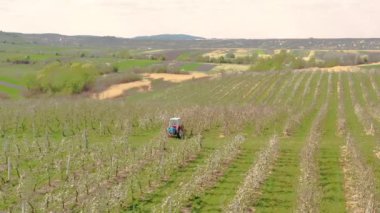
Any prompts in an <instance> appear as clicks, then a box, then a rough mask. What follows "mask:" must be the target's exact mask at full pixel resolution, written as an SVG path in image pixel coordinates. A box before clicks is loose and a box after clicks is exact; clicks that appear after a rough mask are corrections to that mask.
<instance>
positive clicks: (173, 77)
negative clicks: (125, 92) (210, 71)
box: [144, 72, 209, 83]
mask: <svg viewBox="0 0 380 213" xmlns="http://www.w3.org/2000/svg"><path fill="white" fill-rule="evenodd" d="M208 76H209V75H207V74H205V73H201V72H194V73H190V74H188V75H180V74H168V73H147V74H144V77H145V78H147V79H154V80H156V79H162V80H163V81H169V82H173V83H180V82H183V81H188V80H192V79H198V78H205V77H208Z"/></svg>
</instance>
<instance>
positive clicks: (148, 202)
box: [126, 130, 230, 212]
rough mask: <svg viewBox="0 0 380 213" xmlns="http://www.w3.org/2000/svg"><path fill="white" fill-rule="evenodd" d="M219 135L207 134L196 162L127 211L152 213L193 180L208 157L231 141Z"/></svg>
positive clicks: (181, 169)
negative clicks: (193, 174) (168, 196)
mask: <svg viewBox="0 0 380 213" xmlns="http://www.w3.org/2000/svg"><path fill="white" fill-rule="evenodd" d="M219 135H220V132H219V131H218V130H211V131H210V132H207V133H206V134H205V135H204V140H203V146H204V148H203V150H202V151H201V153H199V155H198V156H197V157H196V159H195V160H193V161H191V162H189V164H188V165H187V166H186V167H183V168H180V169H179V170H178V171H177V172H175V173H173V175H171V176H170V177H169V179H168V180H167V181H166V182H165V183H163V184H162V185H161V186H160V187H158V188H157V189H156V190H154V191H153V192H152V193H150V194H147V195H146V196H144V197H143V198H141V199H140V200H139V201H138V202H137V203H136V204H135V205H134V206H130V208H129V209H126V211H138V212H150V210H151V208H152V207H153V206H155V205H158V204H160V203H161V202H162V200H163V199H164V198H165V197H166V196H167V195H169V194H170V193H172V192H174V191H175V190H176V189H177V188H178V187H179V186H180V185H181V184H183V183H185V182H186V181H188V180H189V178H191V174H192V173H193V172H194V171H196V169H197V168H198V167H199V166H201V165H204V164H205V163H206V162H207V159H208V157H209V156H210V154H211V153H212V152H213V151H215V150H216V149H218V148H219V147H221V146H223V144H225V143H226V142H227V141H228V140H229V139H230V138H229V137H225V138H220V137H219Z"/></svg>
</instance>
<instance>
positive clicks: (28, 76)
mask: <svg viewBox="0 0 380 213" xmlns="http://www.w3.org/2000/svg"><path fill="white" fill-rule="evenodd" d="M0 38H1V39H2V40H3V42H2V43H0V212H369V213H372V212H379V211H380V69H379V64H378V61H379V60H380V59H379V58H380V52H379V51H378V50H375V49H378V48H379V47H378V46H379V44H380V40H379V39H364V40H361V39H360V40H357V39H342V40H339V39H337V40H331V41H330V40H324V39H304V40H302V39H299V40H297V39H296V40H242V41H240V40H199V41H178V42H172V41H149V40H148V41H146V40H133V39H126V40H124V39H119V38H108V37H102V38H96V37H94V38H86V37H75V36H74V37H66V36H61V37H57V35H40V36H38V35H24V34H12V33H3V32H0ZM30 39H32V40H30ZM127 48H128V49H127ZM282 48H288V49H282ZM342 48H346V49H347V50H340V49H342ZM369 48H373V49H372V50H368V49H369ZM376 62H377V63H376ZM338 65H340V66H338ZM172 117H181V118H182V120H183V122H184V126H185V129H186V137H185V139H183V140H179V139H176V138H169V137H168V136H167V133H166V128H167V127H168V121H169V119H170V118H172Z"/></svg>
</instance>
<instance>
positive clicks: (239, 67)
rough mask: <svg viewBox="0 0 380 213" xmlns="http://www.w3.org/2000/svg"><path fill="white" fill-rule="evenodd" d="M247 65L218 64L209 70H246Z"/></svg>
mask: <svg viewBox="0 0 380 213" xmlns="http://www.w3.org/2000/svg"><path fill="white" fill-rule="evenodd" d="M249 67H250V66H249V65H244V64H220V65H218V66H216V67H214V68H213V69H212V70H211V71H213V72H220V71H230V72H239V71H247V70H248V69H249Z"/></svg>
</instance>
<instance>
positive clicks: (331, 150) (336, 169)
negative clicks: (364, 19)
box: [318, 73, 345, 212]
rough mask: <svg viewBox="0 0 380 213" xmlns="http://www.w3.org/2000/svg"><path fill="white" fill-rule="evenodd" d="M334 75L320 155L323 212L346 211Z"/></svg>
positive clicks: (335, 78)
mask: <svg viewBox="0 0 380 213" xmlns="http://www.w3.org/2000/svg"><path fill="white" fill-rule="evenodd" d="M331 75H332V89H331V94H330V95H329V108H328V112H327V116H326V119H325V121H324V125H323V129H322V137H321V141H320V143H319V144H320V147H319V148H320V150H319V156H318V161H319V162H318V163H319V171H320V187H321V188H322V197H321V205H320V210H321V212H344V211H345V197H344V189H343V185H344V178H343V172H342V168H341V162H340V156H341V153H340V152H341V146H342V145H343V144H344V139H343V138H342V137H338V136H337V135H336V132H337V130H336V124H337V119H338V118H337V116H338V95H337V77H338V76H337V75H338V74H337V73H333V74H331Z"/></svg>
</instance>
